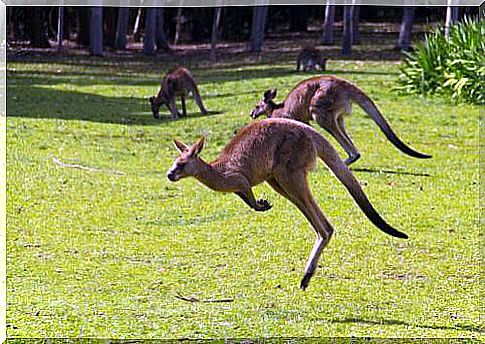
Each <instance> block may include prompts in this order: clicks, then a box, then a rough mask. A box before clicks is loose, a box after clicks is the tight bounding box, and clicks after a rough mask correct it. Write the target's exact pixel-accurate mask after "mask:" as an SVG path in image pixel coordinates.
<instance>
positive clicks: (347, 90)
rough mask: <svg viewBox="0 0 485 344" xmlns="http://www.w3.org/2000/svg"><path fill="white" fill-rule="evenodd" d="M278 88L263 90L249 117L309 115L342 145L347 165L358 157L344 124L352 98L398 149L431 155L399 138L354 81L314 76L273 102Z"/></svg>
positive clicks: (305, 119)
mask: <svg viewBox="0 0 485 344" xmlns="http://www.w3.org/2000/svg"><path fill="white" fill-rule="evenodd" d="M276 93H277V90H276V89H272V90H268V91H266V92H265V93H264V95H263V99H262V100H261V101H260V102H258V103H257V104H256V106H255V108H254V109H253V111H252V112H251V117H252V118H257V117H259V116H261V115H267V116H268V117H272V118H274V117H281V118H289V119H294V120H297V121H301V122H304V123H307V124H308V123H309V121H310V120H311V119H313V120H314V121H316V122H317V123H318V124H319V125H320V126H321V127H322V128H324V129H325V130H326V131H328V132H329V133H330V134H331V135H332V136H333V137H334V138H335V139H336V140H337V141H338V142H339V143H340V144H341V145H342V147H343V148H344V149H345V151H346V152H347V154H348V156H349V157H348V158H347V159H346V160H345V163H346V164H347V165H350V164H351V163H353V162H355V161H357V159H359V158H360V153H359V151H358V150H357V148H356V147H355V145H354V144H353V142H352V140H351V139H350V137H349V135H348V134H347V132H346V130H345V126H344V115H346V114H350V112H352V104H351V102H356V103H357V104H358V105H359V106H360V107H361V108H362V109H363V110H364V111H365V112H367V113H368V114H369V115H370V116H371V117H372V119H373V120H374V121H375V122H376V124H377V125H378V126H379V128H380V129H381V130H382V132H383V133H384V135H386V137H387V138H388V139H389V141H391V143H392V144H394V146H396V147H397V148H398V149H399V150H400V151H402V152H403V153H406V154H408V155H410V156H412V157H415V158H420V159H427V158H431V155H427V154H423V153H419V152H417V151H415V150H414V149H412V148H411V147H409V146H408V145H406V144H405V143H404V142H402V141H401V140H400V139H399V138H398V137H397V135H396V134H395V133H394V131H393V130H392V128H391V126H390V125H389V123H388V122H387V121H386V119H385V118H384V117H383V116H382V114H381V112H380V111H379V109H378V108H377V106H376V105H375V104H374V102H373V101H372V100H371V99H370V98H369V97H368V96H367V95H366V94H365V93H364V92H363V91H362V90H361V89H359V88H358V87H357V86H355V85H354V84H352V83H350V82H348V81H346V80H343V79H340V78H337V77H334V76H330V75H323V76H316V77H313V78H309V79H306V80H303V81H301V82H300V83H298V84H297V85H296V86H295V87H294V88H293V90H292V91H291V92H290V93H289V94H288V96H287V97H286V99H285V100H284V101H283V102H282V103H280V104H276V103H274V101H273V99H274V98H275V97H276Z"/></svg>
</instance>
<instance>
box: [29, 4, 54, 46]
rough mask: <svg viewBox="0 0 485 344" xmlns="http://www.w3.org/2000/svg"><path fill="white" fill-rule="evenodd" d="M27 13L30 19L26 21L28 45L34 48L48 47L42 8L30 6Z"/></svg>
mask: <svg viewBox="0 0 485 344" xmlns="http://www.w3.org/2000/svg"><path fill="white" fill-rule="evenodd" d="M28 13H29V14H30V21H29V22H28V23H27V24H28V33H29V38H30V45H31V46H32V47H35V48H50V46H51V45H50V44H49V38H48V36H47V22H46V20H45V11H44V9H43V8H42V7H31V8H29V11H28Z"/></svg>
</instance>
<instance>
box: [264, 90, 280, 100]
mask: <svg viewBox="0 0 485 344" xmlns="http://www.w3.org/2000/svg"><path fill="white" fill-rule="evenodd" d="M277 93H278V90H277V89H276V88H273V89H271V90H267V91H266V92H264V95H263V97H264V100H271V99H274V98H276V94H277Z"/></svg>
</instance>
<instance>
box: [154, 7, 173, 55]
mask: <svg viewBox="0 0 485 344" xmlns="http://www.w3.org/2000/svg"><path fill="white" fill-rule="evenodd" d="M155 36H156V37H155V39H156V44H157V50H162V51H170V46H169V45H168V39H167V35H166V33H165V20H164V10H163V8H161V7H160V8H157V24H156V33H155Z"/></svg>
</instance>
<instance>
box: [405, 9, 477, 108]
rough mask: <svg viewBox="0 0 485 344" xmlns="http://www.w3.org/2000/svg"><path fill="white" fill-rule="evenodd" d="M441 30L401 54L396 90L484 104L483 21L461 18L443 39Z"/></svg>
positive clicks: (435, 31)
mask: <svg viewBox="0 0 485 344" xmlns="http://www.w3.org/2000/svg"><path fill="white" fill-rule="evenodd" d="M443 31H444V30H443V29H442V28H437V29H435V30H434V31H433V32H432V33H431V34H428V35H426V37H425V39H424V41H422V42H419V43H418V44H417V46H416V49H415V50H414V51H413V52H410V53H408V52H405V54H406V58H405V60H404V62H403V64H402V65H401V67H400V71H401V75H400V76H399V83H400V86H399V87H398V89H399V90H402V91H404V92H406V93H415V94H416V93H421V94H430V93H438V94H445V95H448V96H451V99H452V100H454V101H457V102H468V103H474V104H484V103H485V95H484V92H483V90H482V84H483V81H484V79H485V65H484V56H485V43H484V42H483V41H482V40H481V39H480V38H481V36H482V35H484V34H485V25H484V24H483V22H480V21H478V20H473V19H470V18H465V19H464V20H463V22H461V23H458V24H456V25H453V26H451V27H450V36H449V39H448V40H447V39H446V37H445V35H444V33H443Z"/></svg>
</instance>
